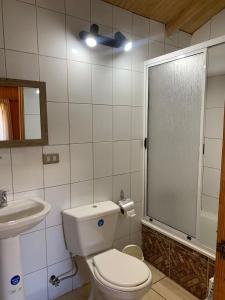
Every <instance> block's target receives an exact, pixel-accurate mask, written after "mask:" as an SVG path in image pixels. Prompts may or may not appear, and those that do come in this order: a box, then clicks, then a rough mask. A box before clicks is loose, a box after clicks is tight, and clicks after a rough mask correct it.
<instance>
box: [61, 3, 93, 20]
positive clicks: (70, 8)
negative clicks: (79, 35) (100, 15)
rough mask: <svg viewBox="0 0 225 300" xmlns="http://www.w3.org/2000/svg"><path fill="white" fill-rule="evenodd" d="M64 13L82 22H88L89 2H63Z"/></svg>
mask: <svg viewBox="0 0 225 300" xmlns="http://www.w3.org/2000/svg"><path fill="white" fill-rule="evenodd" d="M65 4H66V13H67V14H68V15H71V16H74V17H78V18H80V19H84V20H90V14H91V4H90V0H76V1H74V0H65Z"/></svg>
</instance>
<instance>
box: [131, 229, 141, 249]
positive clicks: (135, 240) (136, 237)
mask: <svg viewBox="0 0 225 300" xmlns="http://www.w3.org/2000/svg"><path fill="white" fill-rule="evenodd" d="M130 243H132V244H134V245H138V246H139V247H142V232H141V231H137V232H131V234H130Z"/></svg>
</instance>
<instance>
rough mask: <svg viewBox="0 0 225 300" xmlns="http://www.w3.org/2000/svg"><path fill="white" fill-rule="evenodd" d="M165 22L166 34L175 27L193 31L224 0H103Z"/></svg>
mask: <svg viewBox="0 0 225 300" xmlns="http://www.w3.org/2000/svg"><path fill="white" fill-rule="evenodd" d="M103 1H105V2H108V3H111V4H113V5H116V6H119V7H121V8H124V9H126V10H129V11H131V12H133V13H136V14H138V15H141V16H144V17H147V18H149V19H152V20H155V21H159V22H162V23H164V24H166V32H167V35H171V34H172V33H173V32H174V31H176V30H177V29H180V30H182V31H185V32H188V33H191V34H192V33H194V32H195V31H196V30H197V29H198V28H199V27H201V26H202V25H203V24H205V23H206V22H207V21H208V20H209V19H210V18H212V17H213V16H214V15H216V14H217V13H218V12H220V11H221V10H222V9H224V8H225V0H103Z"/></svg>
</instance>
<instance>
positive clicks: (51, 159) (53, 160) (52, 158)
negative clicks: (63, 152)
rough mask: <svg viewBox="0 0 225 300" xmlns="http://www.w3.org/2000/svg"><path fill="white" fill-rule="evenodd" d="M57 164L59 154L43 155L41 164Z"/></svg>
mask: <svg viewBox="0 0 225 300" xmlns="http://www.w3.org/2000/svg"><path fill="white" fill-rule="evenodd" d="M58 163H59V153H47V154H43V164H44V165H48V164H58Z"/></svg>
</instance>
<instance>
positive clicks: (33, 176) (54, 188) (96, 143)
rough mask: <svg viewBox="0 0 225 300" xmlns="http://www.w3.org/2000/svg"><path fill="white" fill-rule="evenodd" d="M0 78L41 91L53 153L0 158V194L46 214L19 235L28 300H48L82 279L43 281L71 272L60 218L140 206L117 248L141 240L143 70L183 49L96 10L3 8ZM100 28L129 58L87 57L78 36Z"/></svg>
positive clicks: (149, 24)
mask: <svg viewBox="0 0 225 300" xmlns="http://www.w3.org/2000/svg"><path fill="white" fill-rule="evenodd" d="M0 4H1V7H0V13H1V14H3V22H2V21H0V48H1V49H0V74H1V76H2V77H12V78H21V79H28V80H29V79H32V80H43V81H45V82H46V84H47V100H48V126H49V143H50V145H49V146H45V147H30V148H29V147H27V148H14V149H1V150H0V156H1V157H2V159H0V188H4V189H6V190H8V191H9V199H10V200H13V199H21V198H23V197H30V196H38V197H41V198H44V199H45V201H48V202H49V203H51V205H52V211H51V213H50V214H49V215H48V217H47V218H46V220H45V221H44V222H42V223H41V224H39V225H38V226H36V227H35V228H33V229H32V230H30V231H29V232H27V233H25V234H23V235H22V237H21V240H22V250H23V251H22V256H23V267H24V273H25V289H26V297H27V299H28V300H35V299H42V300H46V299H54V298H55V297H58V296H59V295H61V294H63V293H65V292H67V291H69V290H71V289H72V287H74V288H75V287H77V286H78V285H81V284H82V283H83V282H84V280H86V277H85V276H84V275H83V273H84V272H82V271H83V265H82V263H80V264H81V266H82V270H81V273H80V274H79V276H78V277H77V278H75V279H74V281H72V280H66V281H64V282H63V284H62V285H60V287H58V288H53V287H51V286H50V285H49V284H48V276H50V275H51V274H52V273H56V274H59V273H62V272H65V271H66V270H68V269H69V268H70V265H71V263H70V259H68V258H69V254H68V252H67V251H66V249H65V244H64V240H63V231H62V221H61V215H60V212H61V210H62V209H65V208H69V207H75V206H79V205H84V204H88V203H92V202H93V201H95V202H97V201H104V200H113V201H117V200H118V199H119V195H120V190H121V189H123V190H124V192H125V196H127V197H130V196H131V197H132V199H133V200H134V201H135V203H136V210H137V219H136V220H132V221H130V220H127V219H124V218H123V217H121V218H120V222H119V224H118V230H117V235H116V240H115V243H114V245H115V247H118V248H121V247H122V246H124V245H125V244H127V243H130V242H132V243H139V242H140V240H141V232H140V222H139V221H138V220H140V218H141V215H142V203H143V115H144V99H143V86H144V80H143V62H144V60H145V59H147V58H152V57H155V56H158V55H161V54H164V53H165V51H166V52H168V51H172V50H175V49H178V48H181V47H184V46H187V45H188V43H189V40H190V36H188V35H187V34H185V33H182V32H177V33H175V34H174V36H173V37H172V38H171V39H166V40H165V37H164V36H165V35H164V25H163V24H160V23H158V22H155V21H150V20H147V19H145V18H143V17H140V16H136V15H134V14H132V13H130V12H128V11H125V10H123V9H120V8H117V7H113V6H111V5H109V4H106V3H104V2H102V1H100V0H92V1H91V0H65V1H64V0H54V1H52V0H36V1H35V0H24V1H22V0H21V1H18V0H2V1H0ZM0 20H1V18H0ZM92 22H96V23H98V24H99V25H100V31H101V32H102V33H104V34H108V35H112V33H113V32H115V31H116V30H121V31H123V32H124V34H125V35H126V36H128V37H130V38H132V39H133V40H134V49H133V51H132V52H129V53H123V52H120V51H118V50H113V49H111V48H107V47H105V46H98V47H97V48H96V49H87V48H86V47H85V46H84V45H83V44H82V43H81V42H80V40H79V38H78V34H79V31H81V30H84V29H87V30H88V29H89V27H90V24H91V23H92ZM48 152H58V153H59V157H60V162H59V164H53V165H45V166H43V164H42V153H48Z"/></svg>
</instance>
